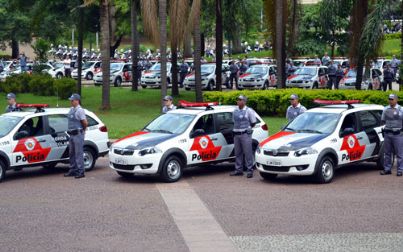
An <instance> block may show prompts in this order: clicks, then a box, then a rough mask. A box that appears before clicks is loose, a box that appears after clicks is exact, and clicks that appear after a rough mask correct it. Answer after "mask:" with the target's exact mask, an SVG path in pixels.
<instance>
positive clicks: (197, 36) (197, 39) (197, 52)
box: [193, 0, 203, 102]
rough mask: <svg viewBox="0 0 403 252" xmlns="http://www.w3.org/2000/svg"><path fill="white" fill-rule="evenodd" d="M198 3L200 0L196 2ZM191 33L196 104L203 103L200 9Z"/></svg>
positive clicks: (196, 14)
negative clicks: (192, 33)
mask: <svg viewBox="0 0 403 252" xmlns="http://www.w3.org/2000/svg"><path fill="white" fill-rule="evenodd" d="M196 1H200V0H196ZM196 9H197V11H196V13H195V18H194V24H193V32H194V67H195V92H196V102H202V101H203V92H202V84H201V32H200V7H199V8H196Z"/></svg>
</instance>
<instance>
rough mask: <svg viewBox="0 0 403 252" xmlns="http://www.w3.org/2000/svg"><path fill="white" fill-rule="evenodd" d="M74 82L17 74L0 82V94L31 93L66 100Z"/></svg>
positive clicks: (44, 76) (38, 75) (43, 75)
mask: <svg viewBox="0 0 403 252" xmlns="http://www.w3.org/2000/svg"><path fill="white" fill-rule="evenodd" d="M75 88H76V82H75V81H74V80H73V79H68V78H62V79H53V78H52V77H51V76H50V75H48V74H33V75H29V74H26V73H24V74H19V75H11V76H9V77H7V78H6V80H5V81H4V82H0V92H4V93H17V94H18V93H32V94H34V95H41V96H54V95H56V96H58V97H59V98H61V99H66V98H68V97H69V96H70V95H71V93H73V92H74V91H75Z"/></svg>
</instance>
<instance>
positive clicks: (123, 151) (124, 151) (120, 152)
mask: <svg viewBox="0 0 403 252" xmlns="http://www.w3.org/2000/svg"><path fill="white" fill-rule="evenodd" d="M113 152H114V153H115V154H117V155H121V156H131V155H133V153H134V150H128V149H113Z"/></svg>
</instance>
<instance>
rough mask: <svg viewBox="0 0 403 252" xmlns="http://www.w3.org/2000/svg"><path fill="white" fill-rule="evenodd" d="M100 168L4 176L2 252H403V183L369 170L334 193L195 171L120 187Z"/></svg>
mask: <svg viewBox="0 0 403 252" xmlns="http://www.w3.org/2000/svg"><path fill="white" fill-rule="evenodd" d="M107 166H108V159H107V158H102V159H99V160H98V162H97V165H96V167H95V169H94V170H93V171H91V172H89V173H87V176H86V178H85V179H81V180H75V179H72V178H64V177H63V172H64V171H65V169H63V165H61V166H60V167H59V169H56V170H53V171H46V170H44V169H40V168H34V169H31V170H29V169H28V170H24V171H21V172H9V173H8V174H7V175H8V177H7V179H6V180H5V181H4V183H2V184H0V188H1V189H0V193H1V196H0V216H2V218H0V234H1V239H0V247H1V250H2V251H59V250H63V251H84V250H85V251H117V250H118V251H161V250H163V251H237V250H240V251H313V250H315V251H329V250H332V251H402V248H403V239H402V238H403V222H402V221H401V220H402V217H401V216H402V206H403V197H402V191H403V180H402V179H401V178H398V177H396V176H395V175H392V176H379V173H378V170H377V168H376V166H375V165H374V164H372V163H364V164H362V165H360V166H352V167H346V168H343V169H341V170H338V172H337V174H336V177H335V179H334V181H333V183H331V184H324V185H319V184H315V183H314V182H313V180H312V179H311V178H308V177H304V178H297V177H280V178H279V179H278V180H277V181H276V182H266V181H264V180H262V179H261V178H260V176H259V175H258V174H257V173H255V176H254V178H253V179H246V178H245V177H236V178H234V177H229V176H228V173H229V172H230V171H231V170H232V169H233V166H232V165H231V164H224V165H219V166H209V167H203V168H202V167H200V168H193V169H191V170H188V171H186V172H185V174H184V178H183V179H182V180H181V181H180V182H178V183H173V184H164V183H160V182H158V181H157V180H156V179H154V178H151V177H146V178H144V177H143V178H133V179H122V178H120V177H119V176H118V175H117V174H115V173H114V172H113V171H112V170H111V169H109V168H107Z"/></svg>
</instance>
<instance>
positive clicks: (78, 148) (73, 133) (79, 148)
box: [64, 94, 88, 179]
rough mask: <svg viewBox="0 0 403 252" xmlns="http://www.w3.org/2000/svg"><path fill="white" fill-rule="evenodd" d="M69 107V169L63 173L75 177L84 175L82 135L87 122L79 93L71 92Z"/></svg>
mask: <svg viewBox="0 0 403 252" xmlns="http://www.w3.org/2000/svg"><path fill="white" fill-rule="evenodd" d="M69 100H70V102H71V106H72V107H71V109H70V111H69V114H68V131H67V133H68V134H69V135H70V139H69V157H70V171H69V172H68V173H66V174H64V176H65V177H72V176H74V177H75V178H76V179H79V178H83V177H85V175H84V136H85V130H86V129H87V126H88V122H87V119H86V116H85V111H84V109H83V108H81V106H80V100H81V97H80V95H79V94H72V95H71V97H70V98H69Z"/></svg>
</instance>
